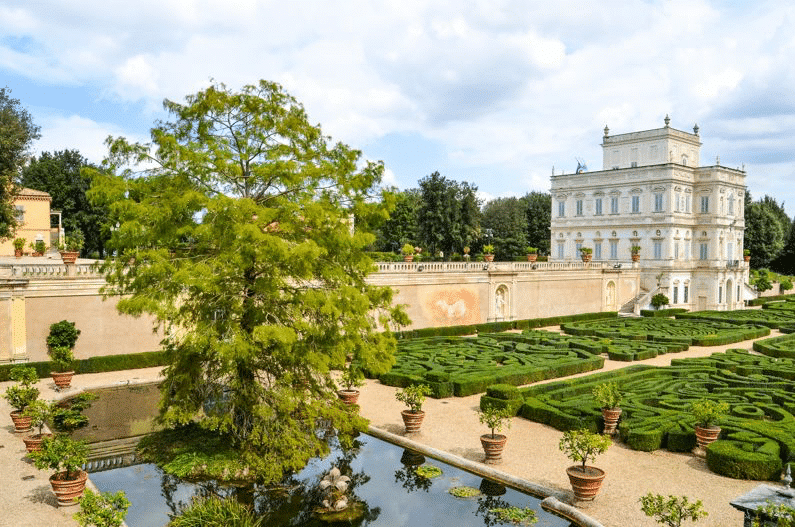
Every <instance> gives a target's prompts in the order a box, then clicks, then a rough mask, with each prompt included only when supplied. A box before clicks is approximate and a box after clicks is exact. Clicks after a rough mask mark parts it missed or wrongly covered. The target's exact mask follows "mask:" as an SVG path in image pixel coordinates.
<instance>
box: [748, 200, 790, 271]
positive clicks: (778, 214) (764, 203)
mask: <svg viewBox="0 0 795 527" xmlns="http://www.w3.org/2000/svg"><path fill="white" fill-rule="evenodd" d="M789 230H790V219H789V216H787V214H786V212H785V211H784V207H783V204H782V205H779V204H778V202H776V199H775V198H771V197H770V196H764V197H763V198H762V199H761V200H759V201H751V198H750V193H746V202H745V238H744V242H743V248H744V249H748V250H749V251H750V252H751V266H752V267H753V268H755V269H761V268H764V267H769V266H770V264H771V262H772V261H773V260H775V259H776V257H777V256H778V255H779V253H780V252H781V250H782V249H783V248H784V243H785V241H786V239H787V235H788V234H789Z"/></svg>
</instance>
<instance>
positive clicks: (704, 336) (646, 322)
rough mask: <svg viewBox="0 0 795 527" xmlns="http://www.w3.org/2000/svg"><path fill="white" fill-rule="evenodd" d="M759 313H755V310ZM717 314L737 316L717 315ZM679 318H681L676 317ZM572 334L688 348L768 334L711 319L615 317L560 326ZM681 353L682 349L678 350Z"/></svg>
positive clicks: (757, 327)
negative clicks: (677, 345)
mask: <svg viewBox="0 0 795 527" xmlns="http://www.w3.org/2000/svg"><path fill="white" fill-rule="evenodd" d="M757 311H758V310H757ZM718 313H732V314H733V313H736V312H734V311H732V312H724V311H721V312H718ZM677 316H678V317H679V316H681V315H677ZM561 328H562V329H563V330H564V331H565V332H566V333H568V334H571V335H593V336H597V337H603V338H610V339H623V340H630V341H647V342H654V343H661V344H679V345H684V346H685V347H684V348H683V349H687V347H689V346H721V345H724V344H732V343H734V342H740V341H743V340H748V339H754V338H758V337H763V336H765V335H769V334H770V328H769V327H765V326H762V325H743V326H739V325H737V324H732V323H729V322H724V321H714V320H702V319H696V320H682V319H680V318H677V319H676V320H673V319H668V318H616V319H609V320H589V321H581V322H571V323H566V324H562V325H561ZM680 351H681V350H680Z"/></svg>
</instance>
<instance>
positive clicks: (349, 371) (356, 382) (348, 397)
mask: <svg viewBox="0 0 795 527" xmlns="http://www.w3.org/2000/svg"><path fill="white" fill-rule="evenodd" d="M340 382H341V384H342V386H343V387H342V389H340V390H338V391H337V395H338V396H339V398H340V399H342V402H344V403H345V404H349V405H353V404H356V403H357V401H358V400H359V390H357V388H360V387H362V386H364V374H363V373H362V370H361V369H359V367H358V366H357V365H356V364H354V363H351V364H349V365H348V367H347V368H345V369H344V370H343V371H342V376H341V377H340Z"/></svg>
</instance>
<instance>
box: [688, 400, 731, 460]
mask: <svg viewBox="0 0 795 527" xmlns="http://www.w3.org/2000/svg"><path fill="white" fill-rule="evenodd" d="M728 411H729V405H728V404H727V403H725V402H723V401H721V402H717V401H713V400H711V399H701V400H699V401H696V402H694V403H693V404H691V405H690V413H691V414H692V415H693V418H694V419H695V420H696V426H695V429H696V442H697V443H698V446H697V447H696V448H695V449H694V450H693V452H694V453H695V454H696V455H701V454H703V453H704V450H705V449H706V448H707V447H708V446H709V445H710V444H711V443H713V442H714V441H715V440H716V439H718V436H719V435H720V426H718V423H719V422H720V420H721V418H723V416H724V415H726V412H728Z"/></svg>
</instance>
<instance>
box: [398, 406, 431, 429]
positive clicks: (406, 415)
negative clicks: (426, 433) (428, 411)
mask: <svg viewBox="0 0 795 527" xmlns="http://www.w3.org/2000/svg"><path fill="white" fill-rule="evenodd" d="M400 415H401V416H402V417H403V424H404V425H405V426H406V433H407V434H416V433H418V432H419V431H420V425H422V420H423V419H424V418H425V412H423V411H422V410H420V411H419V412H412V411H411V410H403V411H402V412H400Z"/></svg>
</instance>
